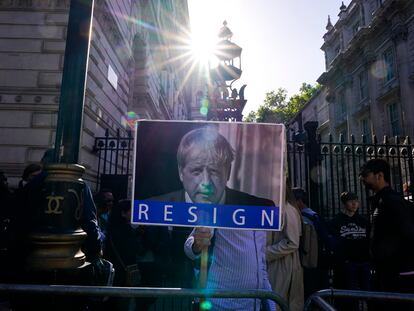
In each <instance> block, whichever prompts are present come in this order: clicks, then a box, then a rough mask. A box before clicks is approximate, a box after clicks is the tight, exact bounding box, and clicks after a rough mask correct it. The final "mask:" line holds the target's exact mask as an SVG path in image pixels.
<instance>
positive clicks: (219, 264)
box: [133, 122, 284, 310]
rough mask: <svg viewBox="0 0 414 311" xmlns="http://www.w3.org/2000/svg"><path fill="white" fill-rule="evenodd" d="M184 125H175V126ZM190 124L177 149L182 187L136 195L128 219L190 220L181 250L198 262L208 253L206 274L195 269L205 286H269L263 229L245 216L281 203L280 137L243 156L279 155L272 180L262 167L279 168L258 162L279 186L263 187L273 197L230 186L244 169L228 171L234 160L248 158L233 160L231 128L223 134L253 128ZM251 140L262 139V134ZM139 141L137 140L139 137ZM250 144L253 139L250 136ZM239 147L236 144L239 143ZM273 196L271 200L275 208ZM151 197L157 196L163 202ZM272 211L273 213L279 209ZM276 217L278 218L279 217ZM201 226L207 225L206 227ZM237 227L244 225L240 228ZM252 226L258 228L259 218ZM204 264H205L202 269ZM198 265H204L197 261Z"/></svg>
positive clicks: (242, 303) (241, 302) (245, 302)
mask: <svg viewBox="0 0 414 311" xmlns="http://www.w3.org/2000/svg"><path fill="white" fill-rule="evenodd" d="M185 123H187V122H185ZM185 123H181V126H182V125H183V124H185ZM240 126H244V127H245V128H244V129H242V130H241V131H240V130H239V131H234V129H237V127H240ZM255 126H256V127H255V128H253V127H252V128H251V130H257V129H258V128H260V126H259V127H257V125H255ZM138 127H139V125H138ZM189 127H190V130H189V131H188V132H186V133H185V134H184V135H183V136H182V137H181V139H180V142H179V145H178V148H177V154H176V159H177V171H178V178H179V181H180V183H181V185H182V188H181V189H178V190H175V191H171V192H168V193H167V194H162V195H158V196H152V197H150V198H147V199H146V200H137V202H136V203H135V204H134V207H135V212H134V216H133V222H138V223H139V221H137V220H148V222H149V223H152V224H162V225H166V222H167V224H168V221H171V222H172V224H173V225H177V224H178V225H181V226H182V225H190V223H191V222H194V223H196V225H197V226H195V228H194V229H193V230H192V231H191V233H190V234H189V235H188V237H187V238H186V240H185V242H184V252H185V254H186V256H187V257H188V258H189V259H191V260H194V261H197V260H198V259H199V258H200V256H201V254H202V252H203V251H204V252H206V251H207V250H208V254H209V255H210V256H209V257H210V259H209V264H208V274H207V275H206V276H202V275H200V279H202V283H204V284H201V286H203V287H206V288H210V289H235V288H237V289H264V290H271V286H270V283H269V280H268V275H267V272H266V263H265V246H266V231H260V230H251V227H252V226H251V225H250V227H249V226H248V220H247V219H248V218H254V217H255V216H257V218H258V219H261V222H262V223H264V220H266V219H267V218H266V217H267V216H268V215H269V214H266V212H262V213H260V212H254V210H258V208H270V209H274V208H276V206H277V207H280V205H281V203H280V202H281V201H282V200H283V195H281V193H283V192H282V189H283V178H281V177H280V176H282V175H283V162H282V161H283V150H284V147H283V145H282V144H283V141H282V140H278V141H275V142H272V143H271V144H269V145H268V148H269V149H270V150H268V151H270V152H273V154H266V153H265V154H264V155H262V156H260V155H255V154H253V153H251V152H245V156H244V157H243V159H242V160H244V161H245V162H249V160H251V158H255V160H256V161H257V160H259V161H260V160H262V161H263V160H265V159H266V157H267V158H268V159H272V161H274V158H275V157H276V158H279V159H278V160H279V161H281V162H279V163H278V164H277V165H280V167H279V168H278V169H277V170H276V171H277V172H278V173H279V174H280V176H278V177H277V178H274V176H272V174H269V175H267V174H266V171H265V170H266V169H267V172H269V173H271V170H272V169H271V167H270V166H273V167H274V166H277V165H275V163H271V165H270V166H268V164H269V163H260V164H259V165H260V166H261V168H262V169H263V168H264V169H265V170H263V171H262V172H263V173H264V174H263V175H262V176H261V177H262V179H263V180H265V182H267V183H271V182H269V180H270V181H272V179H273V180H274V181H277V183H278V184H277V185H275V184H273V185H271V187H272V186H273V187H275V186H277V187H276V188H274V190H276V192H275V191H272V190H270V192H269V194H270V197H271V198H272V200H271V199H267V198H263V197H259V196H256V195H252V194H249V193H247V192H242V191H239V190H235V189H232V187H230V186H228V183H229V180H230V179H231V177H232V176H233V182H232V184H233V185H236V184H237V182H235V181H237V176H238V175H239V174H238V173H242V172H240V171H239V172H235V171H232V164H234V163H236V165H237V166H238V168H241V167H243V165H246V164H245V163H243V161H240V159H238V160H239V161H238V162H237V161H236V158H235V156H236V154H237V152H236V153H235V150H234V148H233V147H232V145H231V144H230V142H229V140H228V139H226V138H225V137H224V136H223V134H222V133H230V135H228V136H229V139H231V138H234V139H235V140H236V141H237V140H239V141H242V140H243V139H249V137H248V134H247V133H253V132H254V131H250V130H246V124H232V125H230V123H227V124H211V123H206V124H204V125H202V126H199V125H198V126H196V127H194V126H189ZM261 128H262V130H259V131H257V133H255V134H254V135H255V136H256V135H257V134H258V133H262V134H263V133H264V132H266V130H267V131H269V126H267V128H266V130H263V129H264V128H265V126H262V127H261ZM270 128H271V130H270V132H273V133H272V134H273V135H270V138H274V137H279V138H280V137H284V129H283V127H282V126H279V127H276V126H270ZM138 132H139V129H138ZM235 133H236V134H235ZM231 134H233V135H231ZM234 134H235V135H234ZM237 134H239V135H237ZM257 138H258V139H260V137H257ZM268 138H269V136H267V137H264V139H262V140H261V142H262V144H263V141H267V139H268ZM137 143H138V144H139V141H138V142H137ZM250 143H251V144H252V145H254V142H253V141H251V142H250ZM277 143H278V144H279V146H277V148H278V149H279V152H278V153H277V152H276V153H275V152H274V151H275V150H271V149H272V146H274V145H275V144H277ZM262 144H259V145H258V146H257V147H258V148H259V149H260V148H263V145H262ZM238 147H239V150H240V146H238ZM244 148H246V146H244ZM252 149H254V147H251V148H250V151H252ZM137 158H138V156H137ZM249 158H250V159H249ZM276 162H277V161H276ZM256 165H257V164H256ZM258 171H260V169H256V172H258ZM232 174H233V175H232ZM234 177H236V178H234ZM249 179H250V180H254V177H253V176H249ZM243 183H244V184H249V182H248V181H246V179H245V178H242V180H240V179H239V184H243ZM251 189H253V188H251ZM269 189H271V188H269ZM135 197H136V196H135ZM274 200H276V203H277V204H276V206H275V202H274ZM154 202H161V205H157V203H154ZM175 202H181V203H183V204H184V205H183V204H175ZM206 206H207V207H209V211H208V210H206V209H203V208H204V207H206ZM247 207H252V209H251V210H248V209H247ZM256 207H257V208H256ZM153 208H155V210H156V211H157V213H156V214H158V217H157V216H151V212H152V209H153ZM211 210H212V211H211ZM152 214H155V212H152ZM159 214H163V216H162V217H159ZM182 214H183V215H184V218H185V220H186V221H187V222H188V223H187V224H185V222H183V221H180V219H181V216H183V215H182ZM256 214H257V215H256ZM264 215H265V216H264ZM266 215H267V216H266ZM272 216H273V214H272ZM276 216H277V217H278V218H279V213H277V214H276ZM221 218H224V219H226V221H220V219H221ZM157 219H158V221H157ZM267 220H269V219H267ZM144 223H145V222H144ZM233 223H236V225H239V227H238V228H240V229H237V230H229V229H228V228H235V227H234V226H233V225H234V224H233ZM272 223H273V222H272ZM277 223H279V220H278V221H277ZM203 224H205V225H206V226H207V227H204V226H203ZM243 225H247V226H248V227H246V228H245V227H243ZM226 226H228V228H226ZM248 229H249V230H248ZM254 229H261V227H260V220H259V222H258V225H257V227H255V228H254ZM274 229H278V228H274ZM181 247H183V246H181ZM201 257H202V256H201ZM206 258H207V257H206ZM202 265H203V260H202ZM206 266H207V265H206ZM204 269H205V270H207V267H205V268H204ZM201 270H203V267H202V269H201ZM203 279H204V280H203ZM209 302H210V303H211V304H212V310H273V309H275V306H274V305H273V304H272V303H270V302H263V303H264V304H265V305H266V306H261V303H262V302H261V301H260V300H259V299H211V300H209ZM263 307H264V308H263ZM261 308H262V309H261Z"/></svg>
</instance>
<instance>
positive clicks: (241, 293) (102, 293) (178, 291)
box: [0, 284, 289, 311]
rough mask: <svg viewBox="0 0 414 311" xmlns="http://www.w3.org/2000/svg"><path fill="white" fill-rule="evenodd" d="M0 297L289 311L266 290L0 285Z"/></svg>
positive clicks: (284, 303)
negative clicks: (231, 303) (257, 302)
mask: <svg viewBox="0 0 414 311" xmlns="http://www.w3.org/2000/svg"><path fill="white" fill-rule="evenodd" d="M0 293H9V294H29V293H30V294H39V295H40V294H41V295H48V294H49V295H50V294H54V295H62V296H97V297H107V296H110V297H135V298H141V297H156V298H176V297H181V298H182V297H198V298H256V299H269V300H273V301H274V302H275V303H276V304H277V305H278V306H279V307H280V310H282V311H289V307H288V305H287V303H286V302H285V301H284V300H283V299H282V298H281V297H280V296H279V295H278V294H276V293H274V292H272V291H267V290H211V289H208V290H206V289H185V288H159V287H105V286H75V285H28V284H0Z"/></svg>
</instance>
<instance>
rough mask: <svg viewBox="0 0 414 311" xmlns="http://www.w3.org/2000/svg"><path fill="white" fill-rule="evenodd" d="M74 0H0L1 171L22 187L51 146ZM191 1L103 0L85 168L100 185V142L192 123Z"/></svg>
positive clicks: (98, 4)
mask: <svg viewBox="0 0 414 311" xmlns="http://www.w3.org/2000/svg"><path fill="white" fill-rule="evenodd" d="M69 4H70V1H69V0H51V1H43V0H30V1H29V0H27V1H21V0H7V1H0V170H3V171H5V173H6V175H7V176H8V177H9V183H10V184H11V185H12V186H14V185H16V184H17V181H18V180H19V178H20V176H21V174H22V171H23V169H24V167H25V166H26V165H27V164H29V163H34V162H39V160H40V159H41V157H42V155H43V153H44V151H45V150H46V149H48V148H51V147H53V144H54V140H55V128H56V120H57V111H58V103H59V94H60V87H61V79H62V69H63V64H64V50H65V37H66V30H67V22H68V11H69ZM188 36H189V14H188V6H187V1H186V0H175V1H172V0H152V1H149V0H140V1H130V0H116V1H108V0H96V1H95V8H94V17H93V29H92V38H91V46H90V56H89V62H88V75H87V85H86V95H85V108H84V118H83V131H82V138H81V151H80V155H79V164H81V165H84V166H85V167H86V169H87V170H86V174H85V176H84V177H85V179H87V180H89V181H91V182H95V177H96V173H97V161H96V154H95V153H94V150H93V146H94V141H95V137H99V136H103V134H104V132H105V130H106V129H108V130H109V133H110V135H115V133H116V131H117V130H119V131H120V132H121V134H122V133H125V132H126V130H128V129H129V126H128V122H127V121H128V112H134V113H135V116H134V117H135V118H146V119H190V118H191V101H192V98H193V94H192V86H191V84H190V81H191V80H189V79H186V71H187V70H186V67H185V66H184V65H185V64H186V60H185V59H183V58H181V57H180V55H181V54H182V53H184V52H183V51H181V50H180V49H178V48H177V47H178V46H182V45H183V38H184V39H185V38H188Z"/></svg>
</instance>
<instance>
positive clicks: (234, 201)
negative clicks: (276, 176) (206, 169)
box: [148, 187, 275, 206]
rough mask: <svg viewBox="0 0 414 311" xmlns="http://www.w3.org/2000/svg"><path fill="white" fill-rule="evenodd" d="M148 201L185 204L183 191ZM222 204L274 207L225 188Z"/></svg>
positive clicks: (246, 194)
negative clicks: (224, 197)
mask: <svg viewBox="0 0 414 311" xmlns="http://www.w3.org/2000/svg"><path fill="white" fill-rule="evenodd" d="M148 200H150V201H159V202H185V192H184V190H183V189H182V190H178V191H174V192H170V193H166V194H163V195H160V196H156V197H152V198H150V199H148ZM224 204H228V205H249V206H274V205H275V203H273V201H272V200H268V199H264V198H259V197H256V196H254V195H250V194H248V193H245V192H241V191H237V190H233V189H230V188H227V187H226V200H225V202H224Z"/></svg>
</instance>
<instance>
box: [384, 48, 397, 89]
mask: <svg viewBox="0 0 414 311" xmlns="http://www.w3.org/2000/svg"><path fill="white" fill-rule="evenodd" d="M382 58H383V60H384V81H385V82H388V81H391V80H392V79H394V77H395V66H394V51H393V50H392V48H389V49H388V50H386V51H385V52H384V53H383V54H382Z"/></svg>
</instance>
